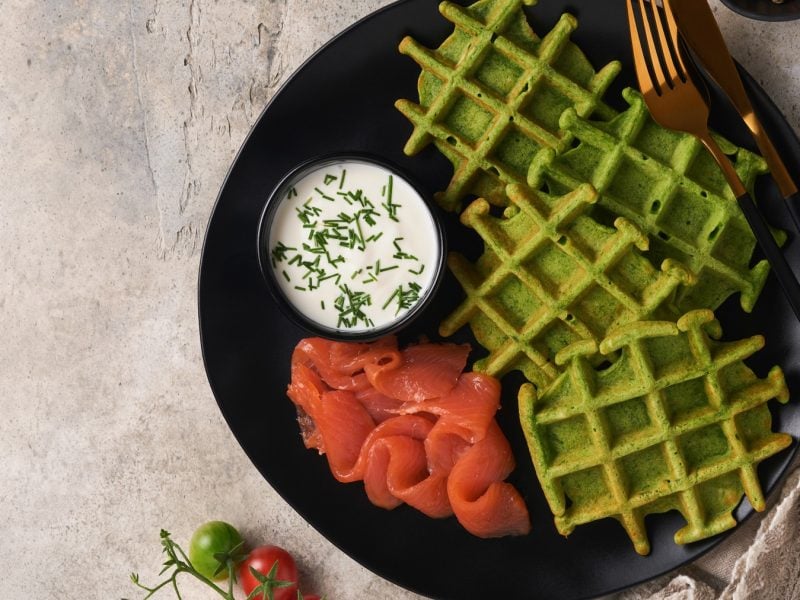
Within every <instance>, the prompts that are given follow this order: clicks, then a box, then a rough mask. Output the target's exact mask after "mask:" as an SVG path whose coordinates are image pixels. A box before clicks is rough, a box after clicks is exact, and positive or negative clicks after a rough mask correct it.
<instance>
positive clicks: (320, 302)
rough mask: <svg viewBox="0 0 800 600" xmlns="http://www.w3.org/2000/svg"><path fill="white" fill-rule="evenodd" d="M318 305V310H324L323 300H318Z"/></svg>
mask: <svg viewBox="0 0 800 600" xmlns="http://www.w3.org/2000/svg"><path fill="white" fill-rule="evenodd" d="M319 305H320V308H322V310H325V300H320V301H319Z"/></svg>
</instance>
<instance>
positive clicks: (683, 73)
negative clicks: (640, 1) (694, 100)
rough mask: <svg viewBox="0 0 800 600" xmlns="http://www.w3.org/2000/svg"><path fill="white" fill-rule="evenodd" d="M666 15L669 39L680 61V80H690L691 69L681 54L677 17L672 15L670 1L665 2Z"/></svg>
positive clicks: (665, 0)
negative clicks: (687, 66)
mask: <svg viewBox="0 0 800 600" xmlns="http://www.w3.org/2000/svg"><path fill="white" fill-rule="evenodd" d="M664 14H666V16H667V27H668V28H669V37H670V40H671V41H672V47H673V49H674V51H675V52H674V56H675V58H676V59H677V61H678V69H679V75H680V78H681V79H682V80H683V81H686V80H687V79H688V78H689V69H687V68H686V63H684V62H683V55H682V53H681V48H680V44H679V43H678V40H679V39H680V38H679V33H678V24H677V23H676V22H675V15H674V14H673V13H672V6H671V5H670V0H664Z"/></svg>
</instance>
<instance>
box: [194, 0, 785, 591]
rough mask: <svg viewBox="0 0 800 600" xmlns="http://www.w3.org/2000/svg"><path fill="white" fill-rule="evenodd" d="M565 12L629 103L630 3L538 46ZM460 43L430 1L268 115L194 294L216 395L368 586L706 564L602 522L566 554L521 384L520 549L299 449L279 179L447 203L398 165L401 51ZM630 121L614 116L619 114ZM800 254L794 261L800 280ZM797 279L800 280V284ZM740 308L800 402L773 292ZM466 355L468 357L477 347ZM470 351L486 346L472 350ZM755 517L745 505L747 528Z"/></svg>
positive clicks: (453, 585)
mask: <svg viewBox="0 0 800 600" xmlns="http://www.w3.org/2000/svg"><path fill="white" fill-rule="evenodd" d="M564 10H569V11H570V12H572V13H573V14H575V15H576V16H577V17H578V19H579V21H580V27H579V29H578V31H577V33H576V35H575V38H574V39H575V41H576V42H577V43H578V45H579V46H580V47H581V48H582V49H583V50H584V52H586V54H587V55H588V56H589V57H590V59H591V60H592V61H593V63H594V64H595V65H596V66H599V65H603V64H605V63H606V62H608V61H610V60H612V59H616V58H618V59H621V60H622V61H623V63H624V69H623V74H622V76H621V77H620V79H619V81H618V82H617V83H616V84H615V86H614V87H613V88H612V89H611V90H610V91H609V93H608V94H607V98H608V99H609V101H611V102H613V99H615V98H619V92H620V90H621V89H622V87H623V86H624V85H631V84H632V83H633V82H632V79H631V77H632V75H631V74H632V72H633V71H632V68H631V64H630V47H629V42H628V33H627V28H626V19H625V3H624V1H623V0H613V1H611V0H606V1H603V2H598V1H597V0H548V1H547V2H542V3H541V5H540V6H536V7H533V8H532V9H530V11H529V17H530V21H531V23H532V24H533V26H534V28H535V29H536V30H537V31H538V32H546V31H548V30H549V29H550V28H551V27H552V26H553V25H554V24H555V23H556V21H557V19H558V17H559V16H560V14H561V13H562V12H563V11H564ZM450 31H451V26H450V24H449V23H447V22H446V21H445V20H444V19H443V18H442V17H441V16H440V15H439V14H438V12H437V2H435V1H433V0H404V1H401V2H398V3H395V4H392V5H390V6H388V7H386V8H385V9H383V10H381V11H378V12H376V13H374V14H373V15H371V16H370V17H368V18H366V19H364V20H363V21H361V22H359V23H358V24H356V25H355V26H353V27H352V28H350V29H349V30H347V31H346V32H345V33H343V34H342V35H340V36H339V37H337V38H336V39H334V40H333V41H332V42H330V43H329V44H328V45H327V46H325V47H324V48H323V49H322V50H320V51H319V52H318V53H317V54H315V55H314V56H313V57H312V58H311V59H310V60H309V61H308V62H307V63H306V64H305V65H304V66H303V67H302V68H301V69H300V70H299V71H298V72H297V73H296V74H295V75H294V77H293V78H292V79H291V80H290V81H289V82H288V83H287V84H286V85H285V86H284V88H283V89H282V90H281V91H280V93H278V94H277V95H276V96H275V98H274V99H273V100H272V102H271V104H270V105H269V106H268V107H267V109H266V110H265V111H264V114H263V115H262V117H261V119H260V120H259V122H258V124H257V125H256V126H255V128H254V129H253V131H252V133H251V135H250V137H249V138H248V140H247V141H246V143H245V144H244V146H243V148H242V150H241V152H240V154H239V156H238V157H237V159H236V162H235V163H234V165H233V167H232V168H231V171H230V173H229V175H228V179H227V181H226V182H225V185H224V186H223V189H222V191H221V193H220V196H219V199H218V201H217V205H216V207H215V209H214V214H213V216H212V218H211V222H210V223H209V226H208V231H207V234H206V240H205V247H204V249H203V258H202V265H201V270H200V282H199V304H200V330H201V337H202V345H203V357H204V360H205V365H206V370H207V373H208V378H209V381H210V383H211V387H212V389H213V391H214V394H215V396H216V398H217V401H218V402H219V406H220V408H221V410H222V412H223V414H224V415H225V418H226V419H227V421H228V424H229V425H230V427H231V429H232V430H233V432H234V434H235V435H236V437H237V439H238V440H239V442H240V443H241V445H242V447H243V448H244V450H245V452H246V453H247V454H248V456H249V457H250V458H251V460H252V461H253V463H254V464H255V465H256V467H257V468H258V469H259V471H261V473H262V474H263V475H264V477H265V478H266V479H267V480H268V481H269V482H270V484H271V485H272V486H273V487H274V488H275V489H276V490H277V491H278V493H280V494H281V495H282V496H283V497H284V498H285V499H286V501H287V502H289V503H290V504H291V505H292V506H293V507H294V508H295V509H296V510H297V511H298V512H299V513H300V514H301V515H302V516H303V517H304V518H305V519H306V520H307V521H308V522H309V523H310V524H311V525H313V526H314V527H315V528H316V529H318V530H319V531H320V532H321V533H322V534H323V535H325V536H326V537H327V538H328V539H330V540H331V541H332V542H333V543H334V544H336V545H337V546H338V547H339V548H341V549H342V550H343V551H344V552H346V553H347V554H349V555H350V556H351V557H353V558H354V559H355V560H357V561H359V562H360V563H362V564H363V565H364V566H366V567H367V568H369V569H371V570H373V571H374V572H376V573H378V574H380V575H382V576H383V577H386V578H387V579H390V580H391V581H394V582H395V583H397V584H399V585H401V586H405V587H407V588H409V589H412V590H415V591H417V592H419V593H422V594H425V595H429V596H433V597H437V598H458V599H465V598H499V597H509V598H534V597H537V598H560V599H571V598H585V597H591V596H595V595H599V594H603V593H608V592H611V591H614V590H618V589H621V588H624V587H627V586H630V585H633V584H635V583H638V582H641V581H644V580H646V579H649V578H651V577H654V576H656V575H659V574H661V573H664V572H666V571H668V570H670V569H673V568H674V567H676V566H678V565H680V564H682V563H684V562H687V561H689V560H691V559H693V558H696V557H697V556H699V555H700V554H701V553H703V552H705V551H706V550H708V549H709V548H711V547H712V546H714V545H715V544H716V543H718V542H719V541H720V539H721V538H720V537H717V538H715V539H713V540H707V541H704V542H701V543H697V544H692V545H690V546H687V547H682V546H677V545H675V543H674V542H673V541H672V536H673V534H674V532H675V531H676V530H677V529H679V528H680V526H681V525H682V524H681V518H680V516H679V515H678V514H677V513H669V514H666V515H658V516H654V517H651V518H649V519H648V529H649V531H650V536H651V541H652V544H653V552H652V554H651V555H650V556H648V557H641V556H638V555H636V553H635V552H634V551H633V548H632V546H631V543H630V541H629V540H628V538H627V536H626V534H625V532H624V530H623V529H622V527H621V526H620V525H619V524H618V523H617V522H616V521H614V520H610V519H607V520H604V521H601V522H598V523H594V524H591V525H586V526H583V527H579V528H578V529H577V530H576V531H575V533H574V534H573V535H571V536H570V538H569V539H565V538H563V537H561V536H560V535H559V534H558V533H557V532H556V530H555V527H554V525H553V521H552V516H551V514H550V511H549V509H548V507H547V504H546V502H545V500H544V496H543V495H542V492H541V489H540V487H539V484H538V482H537V480H536V477H535V474H534V472H533V468H532V467H531V464H530V462H529V458H528V452H527V448H526V446H525V442H524V439H523V437H522V434H521V432H520V429H519V424H518V423H517V420H516V398H515V396H516V389H517V386H518V384H519V382H520V380H519V378H518V377H515V376H510V377H507V378H506V380H505V381H504V390H505V393H504V397H503V408H502V410H501V411H500V413H499V416H498V418H499V420H500V423H501V426H502V427H503V429H504V431H505V432H506V434H507V435H508V437H509V439H510V440H511V443H512V446H513V448H514V451H515V455H516V456H517V462H518V466H517V469H516V471H515V472H514V473H513V474H512V478H511V481H512V482H513V483H514V484H516V485H517V486H518V487H519V489H520V490H521V491H522V493H523V495H524V496H525V498H526V501H527V503H528V507H529V509H530V512H531V516H532V520H533V532H532V533H531V534H530V535H528V536H526V537H521V538H504V539H499V540H482V539H478V538H475V537H473V536H471V535H469V534H468V533H466V532H465V531H464V530H463V529H462V528H461V527H460V526H459V525H458V524H457V522H456V521H455V519H452V518H451V519H444V520H433V519H429V518H426V517H424V516H423V515H421V514H420V513H418V512H416V511H414V510H412V509H410V508H408V507H400V508H398V509H396V510H393V511H385V510H382V509H380V508H376V507H374V506H372V505H371V504H370V503H369V501H368V500H367V498H366V495H365V494H364V491H363V487H362V486H361V485H360V484H350V485H344V484H340V483H337V482H336V481H335V480H334V478H333V477H332V476H331V474H330V472H329V470H328V467H327V463H326V461H325V459H324V458H323V457H320V456H318V455H317V453H316V452H312V451H308V450H306V449H305V448H304V447H303V444H302V442H301V439H300V435H299V431H298V428H297V424H296V422H295V411H294V407H293V405H292V403H291V402H290V401H289V400H288V399H287V398H286V396H285V389H286V385H287V383H288V381H289V362H290V355H291V351H292V348H293V347H294V345H295V344H296V343H297V341H298V340H299V339H300V338H302V337H303V336H304V333H303V331H301V330H300V329H298V328H297V327H296V326H294V325H293V324H292V323H291V322H290V321H289V320H287V319H286V318H285V317H284V316H283V314H282V313H281V311H280V310H279V309H278V307H277V306H276V305H275V302H274V301H273V299H272V298H271V296H270V294H269V292H268V291H267V289H266V286H265V285H264V282H263V280H262V278H261V274H260V273H259V268H258V257H257V251H256V235H257V228H258V219H259V215H260V213H261V209H262V207H263V204H264V202H265V201H266V199H267V197H268V195H269V193H270V192H271V191H272V189H273V187H274V186H275V185H276V184H277V183H278V182H279V181H280V179H281V178H282V177H283V175H284V174H285V173H286V172H287V171H288V170H289V169H291V168H292V167H293V166H294V165H296V164H298V163H300V162H301V161H303V160H305V159H307V158H310V157H314V156H318V155H321V154H327V153H333V152H347V151H360V152H370V153H375V154H377V155H380V156H383V157H385V158H386V159H388V160H389V161H392V162H394V163H396V164H398V165H399V166H400V167H402V168H404V169H406V170H407V171H409V172H410V173H412V174H414V175H415V176H416V179H417V181H418V182H419V184H420V185H421V186H423V188H424V190H423V191H425V190H427V191H428V192H431V193H432V192H434V191H437V190H441V189H444V187H445V186H446V184H447V181H448V178H449V175H450V173H451V169H450V166H449V163H447V162H446V160H445V159H444V158H442V157H441V156H439V154H438V153H437V152H436V151H435V150H433V149H428V150H427V151H425V152H423V153H422V154H421V155H420V156H417V157H414V158H408V157H406V156H404V155H403V152H402V148H403V145H404V143H405V141H406V139H407V138H408V135H409V134H410V132H411V127H410V125H409V124H408V123H407V122H406V120H405V119H404V118H403V117H402V116H401V115H400V113H399V112H397V111H396V110H395V109H394V107H393V103H394V101H395V100H396V99H397V98H410V99H414V98H416V81H417V76H418V74H419V71H418V68H417V66H416V64H415V63H414V62H413V61H411V60H410V59H408V58H406V57H404V56H401V55H400V54H399V53H398V52H397V51H396V47H397V44H398V42H399V41H400V40H401V38H402V37H403V36H404V35H406V34H413V35H414V37H416V38H417V39H418V40H420V41H421V42H422V43H424V44H426V45H427V46H429V47H434V46H437V45H438V44H439V43H440V42H441V41H442V40H444V39H445V37H446V36H447V35H448V34H449V33H450ZM747 84H748V86H749V88H750V90H751V91H752V92H753V100H754V101H755V104H756V105H757V106H758V108H759V110H760V112H761V114H762V115H763V117H764V121H765V123H766V125H767V127H768V128H769V130H770V131H771V133H772V134H773V135H774V140H775V142H776V145H777V146H778V148H779V149H780V150H781V151H782V154H783V155H784V156H785V157H786V159H787V162H788V165H789V167H790V170H792V171H793V172H795V173H797V172H800V168H798V165H799V164H800V143H798V140H797V139H796V137H794V135H793V134H792V132H791V129H790V128H789V126H788V125H787V124H786V122H785V120H784V118H783V117H782V116H781V115H780V113H779V112H778V111H777V109H776V108H775V107H774V105H773V104H772V103H771V102H770V101H769V99H768V98H767V97H766V96H765V95H764V93H763V92H762V91H761V90H760V89H759V88H758V86H757V85H756V84H755V83H754V82H753V81H752V80H750V79H748V81H747ZM617 104H618V105H619V108H620V109H622V108H624V107H623V106H622V101H621V99H620V101H619V102H617ZM714 117H715V118H714V120H713V123H712V124H713V125H714V126H715V127H716V128H717V129H718V130H720V131H723V132H724V133H725V134H726V135H728V136H729V137H731V138H732V139H734V141H736V142H738V143H745V144H748V145H751V144H750V141H749V139H748V138H747V136H746V134H745V132H744V128H743V127H741V126H739V122H738V121H737V120H736V119H735V117H734V116H733V115H732V114H731V113H730V112H725V111H720V110H716V109H715V111H714ZM760 187H762V188H763V189H761V190H759V194H758V197H759V198H761V203H762V206H763V207H765V209H766V212H767V215H768V217H769V218H770V219H771V221H772V222H773V223H776V224H781V223H783V224H786V225H787V227H788V224H789V223H791V221H790V219H789V218H788V216H787V215H786V213H785V211H784V209H783V206H782V205H781V200H780V199H779V198H778V196H777V193H776V192H775V189H774V187H773V185H772V183H771V181H769V180H766V179H765V181H763V182H761V185H760ZM439 214H440V216H441V218H442V219H443V222H444V225H445V228H446V233H447V236H448V243H449V245H450V247H451V248H452V249H455V250H459V251H461V252H464V253H467V254H468V255H472V256H475V255H476V254H477V253H478V252H479V248H480V244H479V242H478V240H477V238H476V236H475V235H474V234H473V233H472V232H471V231H469V230H467V229H466V228H464V227H463V226H461V225H459V224H458V222H457V220H456V218H455V217H454V216H453V215H446V214H442V213H439ZM798 246H800V245H798V244H796V243H793V244H791V245H790V246H789V248H788V252H789V255H790V257H791V262H792V263H793V264H794V265H795V266H800V250H799V249H798ZM798 271H800V269H798ZM460 298H461V292H460V290H459V288H458V285H457V284H456V282H455V281H454V280H453V279H452V277H449V278H446V279H445V281H444V283H443V285H442V287H441V288H440V289H439V292H438V297H437V299H436V300H435V301H434V303H433V304H432V307H431V308H430V309H429V310H428V312H427V314H425V315H423V317H422V318H421V319H420V320H419V321H417V322H416V323H415V325H414V331H409V332H408V333H407V335H406V336H405V340H404V341H409V340H412V339H415V338H416V337H417V335H418V334H420V333H423V332H424V333H425V334H427V335H429V336H432V337H434V338H435V335H434V334H435V332H436V330H437V324H438V322H439V321H440V320H441V319H442V318H443V317H444V316H445V315H446V314H447V313H448V312H449V311H450V310H451V309H452V308H454V307H455V306H456V304H457V302H458V301H459V300H460ZM737 303H738V298H734V299H731V301H729V303H728V304H727V305H726V306H725V307H723V308H722V309H721V310H720V311H719V312H718V315H719V317H720V319H721V321H722V323H723V326H724V327H725V333H726V337H727V338H728V339H735V338H739V337H742V336H745V335H750V334H754V333H764V334H765V335H766V336H767V347H766V349H765V350H764V351H763V352H761V353H760V354H759V355H758V356H757V357H755V358H754V359H753V360H752V361H751V366H752V367H753V368H754V369H755V370H756V371H757V372H758V374H759V375H761V376H764V375H766V372H767V370H768V369H769V367H770V366H771V365H773V364H776V363H777V364H781V365H782V366H783V367H784V368H785V370H786V372H787V376H788V378H789V385H790V387H794V388H795V389H797V388H798V385H800V381H798V369H797V368H796V367H795V365H796V364H797V363H798V359H799V358H800V339H799V338H800V326H798V323H797V322H796V320H795V319H794V317H793V316H792V314H791V312H790V310H789V308H788V306H787V304H786V302H785V301H784V300H783V298H782V297H781V294H780V292H779V290H778V286H777V284H776V283H775V282H774V281H772V280H771V281H770V282H769V284H768V286H767V289H766V290H765V291H764V293H763V296H762V298H761V300H760V302H759V303H758V306H757V308H756V310H755V312H754V313H753V314H752V315H749V316H748V315H745V314H744V313H742V312H741V310H740V309H739V308H738V306H737ZM460 335H461V338H460V339H465V340H468V339H469V335H468V333H467V332H466V331H464V332H462V333H461V334H460ZM474 347H476V346H474ZM773 412H774V414H775V417H776V419H775V421H776V423H775V425H776V427H777V429H779V430H782V431H788V432H791V433H793V434H794V435H795V437H796V436H797V435H798V433H800V406H798V404H797V403H791V404H789V405H787V406H775V407H773ZM791 454H792V453H791V452H788V451H787V452H784V453H782V454H781V455H779V456H777V457H774V458H773V459H772V460H769V461H766V462H765V463H764V464H763V465H762V467H761V468H760V474H761V478H762V481H763V483H764V484H765V486H766V487H767V488H772V487H774V485H775V483H776V481H777V479H778V478H779V476H780V475H781V474H782V472H783V471H784V469H785V468H786V465H787V464H788V462H789V460H790V459H791ZM749 512H751V509H750V508H749V505H747V503H746V501H745V502H744V503H743V504H742V506H740V507H739V509H738V511H737V514H738V517H739V518H742V517H744V516H746V515H747V514H748V513H749Z"/></svg>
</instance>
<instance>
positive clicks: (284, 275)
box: [281, 271, 292, 283]
mask: <svg viewBox="0 0 800 600" xmlns="http://www.w3.org/2000/svg"><path fill="white" fill-rule="evenodd" d="M281 273H283V277H284V279H286V281H288V282H290V283H291V281H292V280H291V279H289V276H288V275H287V274H286V271H281Z"/></svg>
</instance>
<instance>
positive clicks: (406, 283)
mask: <svg viewBox="0 0 800 600" xmlns="http://www.w3.org/2000/svg"><path fill="white" fill-rule="evenodd" d="M268 243H269V248H268V249H267V250H268V253H269V255H270V259H271V261H272V268H273V272H274V274H275V280H276V281H277V282H278V285H279V286H280V289H281V291H282V292H283V294H284V296H285V297H286V298H287V300H288V301H289V302H290V303H291V304H292V305H294V307H295V308H296V309H297V310H298V311H299V312H300V313H302V314H303V315H305V316H306V317H307V318H308V319H310V320H311V321H313V322H315V323H317V324H318V325H321V326H323V327H325V328H329V329H332V330H340V331H351V332H359V331H367V330H372V329H380V328H383V327H385V326H388V325H390V324H391V323H394V322H396V321H398V320H400V319H402V318H403V316H404V315H405V314H406V313H407V312H408V311H409V310H410V309H411V308H413V307H414V306H415V305H416V304H417V303H418V302H419V301H422V300H423V299H424V298H425V296H426V295H427V293H428V291H429V290H430V288H431V286H432V285H433V282H434V279H435V276H436V271H437V268H438V265H439V259H440V255H441V252H442V249H441V248H440V247H439V237H438V233H437V229H436V225H435V223H434V221H433V216H432V215H431V212H430V210H429V209H428V207H427V206H426V204H425V201H424V200H423V198H422V197H420V195H419V194H418V193H417V192H416V191H415V190H414V188H413V187H411V185H409V184H408V183H407V182H406V181H405V180H404V179H402V178H401V177H399V176H398V175H396V174H394V173H392V172H391V171H389V170H388V169H386V168H384V167H381V166H379V165H375V164H372V163H368V162H362V161H358V160H344V161H339V162H335V163H329V164H327V165H323V166H321V167H320V168H318V169H316V170H313V171H310V172H308V173H306V174H305V175H303V176H302V178H301V179H299V180H297V181H295V182H294V183H292V185H291V187H290V188H289V190H288V191H287V192H286V193H285V196H284V198H283V200H282V201H280V204H279V205H278V206H277V208H276V209H275V212H274V216H273V220H272V224H271V228H270V232H269V242H268Z"/></svg>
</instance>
